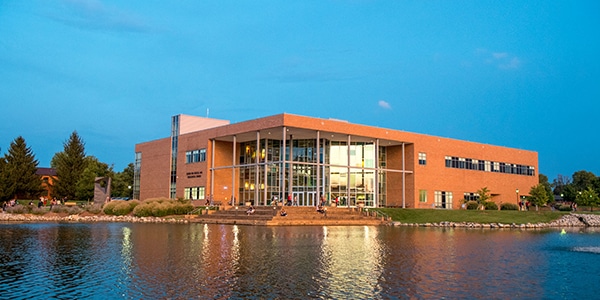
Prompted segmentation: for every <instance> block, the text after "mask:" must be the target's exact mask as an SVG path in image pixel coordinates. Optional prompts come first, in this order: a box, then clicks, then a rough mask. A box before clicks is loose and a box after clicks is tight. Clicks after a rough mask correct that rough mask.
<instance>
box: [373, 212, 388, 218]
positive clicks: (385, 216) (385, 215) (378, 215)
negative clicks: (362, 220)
mask: <svg viewBox="0 0 600 300" xmlns="http://www.w3.org/2000/svg"><path fill="white" fill-rule="evenodd" d="M373 211H375V213H376V214H377V217H382V218H384V219H385V220H388V219H389V216H388V215H387V214H386V213H384V212H382V211H380V210H378V209H374V210H373Z"/></svg>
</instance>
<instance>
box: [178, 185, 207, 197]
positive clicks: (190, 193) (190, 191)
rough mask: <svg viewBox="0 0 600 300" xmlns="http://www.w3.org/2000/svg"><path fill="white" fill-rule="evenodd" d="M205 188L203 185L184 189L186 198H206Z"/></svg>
mask: <svg viewBox="0 0 600 300" xmlns="http://www.w3.org/2000/svg"><path fill="white" fill-rule="evenodd" d="M204 192H205V188H204V187H203V186H195V187H186V188H185V189H184V191H183V197H184V198H185V199H191V200H198V199H204Z"/></svg>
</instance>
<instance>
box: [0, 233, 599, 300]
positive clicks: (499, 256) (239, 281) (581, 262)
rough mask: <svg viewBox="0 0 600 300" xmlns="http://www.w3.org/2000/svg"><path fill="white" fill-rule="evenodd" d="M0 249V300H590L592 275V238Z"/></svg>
mask: <svg viewBox="0 0 600 300" xmlns="http://www.w3.org/2000/svg"><path fill="white" fill-rule="evenodd" d="M0 241H1V243H0V245H1V246H0V286H1V287H2V293H1V294H0V299H26V298H30V299H31V298H33V299H42V298H43V299H46V298H61V299H65V298H67V299H84V298H86V299H106V298H116V299H192V298H215V299H226V298H233V299H241V298H271V299H273V298H279V299H284V298H285V299H306V298H325V299H407V298H411V299H412V298H416V299H429V298H450V299H456V298H479V299H482V298H485V299H488V298H492V299H561V298H574V297H582V298H583V297H586V298H596V297H595V296H596V295H595V293H594V292H593V290H592V289H591V288H590V286H591V285H592V284H595V283H596V282H591V280H592V281H593V280H595V278H596V277H597V274H598V273H599V271H600V255H599V254H600V250H599V249H600V233H598V232H595V231H593V230H586V231H582V230H572V231H570V232H569V233H567V234H566V235H561V234H560V233H559V232H558V231H551V230H550V231H518V230H466V229H431V228H404V227H402V228H398V227H370V226H355V227H342V226H304V227H260V226H258V227H254V226H235V225H233V226H229V225H205V224H190V225H187V224H185V225H184V224H128V223H127V224H126V223H96V224H53V223H49V224H0ZM40 283H43V284H40Z"/></svg>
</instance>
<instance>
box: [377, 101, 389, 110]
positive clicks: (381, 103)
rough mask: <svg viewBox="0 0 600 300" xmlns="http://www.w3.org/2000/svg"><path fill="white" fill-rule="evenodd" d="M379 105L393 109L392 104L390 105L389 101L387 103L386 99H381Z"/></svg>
mask: <svg viewBox="0 0 600 300" xmlns="http://www.w3.org/2000/svg"><path fill="white" fill-rule="evenodd" d="M377 105H379V107H382V108H385V109H392V106H390V104H389V103H387V102H386V101H383V100H379V102H377Z"/></svg>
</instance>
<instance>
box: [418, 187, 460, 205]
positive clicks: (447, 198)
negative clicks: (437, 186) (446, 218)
mask: <svg viewBox="0 0 600 300" xmlns="http://www.w3.org/2000/svg"><path fill="white" fill-rule="evenodd" d="M433 196H434V201H433V202H434V207H435V208H448V209H452V200H453V199H452V198H453V197H452V192H446V191H434V193H433ZM419 202H422V203H425V202H427V190H419Z"/></svg>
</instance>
